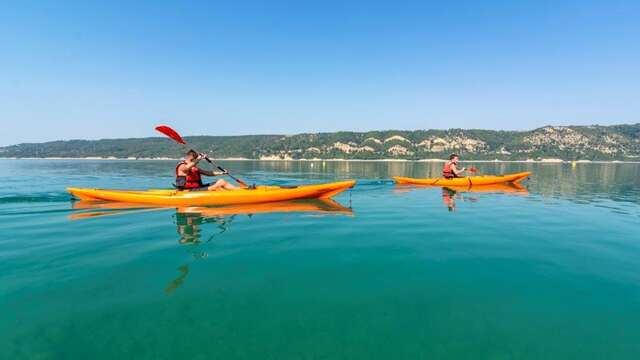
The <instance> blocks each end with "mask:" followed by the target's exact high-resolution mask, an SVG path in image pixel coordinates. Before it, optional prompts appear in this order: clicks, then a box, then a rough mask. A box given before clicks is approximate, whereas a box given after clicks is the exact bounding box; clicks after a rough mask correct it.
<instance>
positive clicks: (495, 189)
mask: <svg viewBox="0 0 640 360" xmlns="http://www.w3.org/2000/svg"><path fill="white" fill-rule="evenodd" d="M438 188H440V189H442V203H443V204H444V205H445V206H446V207H447V209H448V210H449V211H455V210H456V201H458V200H459V201H463V202H477V201H479V200H480V198H478V197H474V196H468V195H467V196H465V194H468V193H506V194H512V195H528V194H529V191H528V190H527V189H526V188H525V187H523V186H522V185H520V184H517V183H506V184H493V185H480V186H471V187H469V186H445V187H440V186H430V185H406V184H398V185H396V191H397V192H407V191H412V190H415V189H438Z"/></svg>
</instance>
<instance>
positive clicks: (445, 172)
mask: <svg viewBox="0 0 640 360" xmlns="http://www.w3.org/2000/svg"><path fill="white" fill-rule="evenodd" d="M452 164H453V163H452V162H451V161H447V162H446V163H445V164H444V167H443V168H442V177H444V178H445V179H451V178H454V177H457V175H456V174H455V173H454V172H453V170H451V165H452Z"/></svg>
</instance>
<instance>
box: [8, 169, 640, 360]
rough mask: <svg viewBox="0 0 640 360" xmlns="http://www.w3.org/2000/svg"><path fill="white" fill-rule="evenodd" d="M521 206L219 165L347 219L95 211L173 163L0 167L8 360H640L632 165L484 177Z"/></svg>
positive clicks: (286, 211) (310, 209) (296, 211)
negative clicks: (519, 183)
mask: <svg viewBox="0 0 640 360" xmlns="http://www.w3.org/2000/svg"><path fill="white" fill-rule="evenodd" d="M475 165H476V166H477V167H478V168H479V169H480V171H481V172H482V173H486V174H501V173H508V172H517V171H525V170H528V171H532V172H533V175H532V177H531V178H530V179H529V180H527V181H525V182H523V185H524V189H515V190H514V189H511V188H494V189H487V190H486V191H454V190H446V189H445V190H443V189H440V188H420V187H411V186H409V187H407V186H396V185H394V184H393V182H392V181H391V180H390V178H391V176H394V175H403V176H413V177H428V176H437V175H438V173H439V171H440V168H441V166H442V165H441V164H437V163H416V162H324V163H323V162H257V161H256V162H253V161H241V162H229V161H228V162H223V166H226V167H228V168H229V169H230V170H231V171H232V173H233V174H236V175H237V176H239V177H241V178H243V179H245V180H246V181H248V182H251V183H256V184H281V185H292V184H302V183H318V182H325V181H333V180H337V179H349V178H355V179H357V180H358V184H357V185H356V187H355V188H354V189H352V190H351V191H347V192H345V193H342V194H340V195H338V196H337V197H335V199H334V200H335V201H336V203H333V202H331V203H320V204H319V203H316V202H296V203H294V204H287V205H286V206H275V207H273V208H270V207H268V206H257V207H255V208H250V207H249V208H247V207H244V208H228V209H220V208H211V209H205V210H202V209H200V210H198V211H190V210H188V209H187V210H185V209H175V208H164V209H155V208H143V207H129V206H95V207H94V206H92V205H91V204H83V203H82V202H80V203H79V202H74V201H71V197H70V195H68V194H67V193H66V192H65V188H66V187H67V186H75V187H102V188H122V189H125V188H135V189H144V188H150V187H152V188H166V187H168V186H169V184H170V183H171V182H172V176H173V171H174V167H175V162H171V161H88V160H87V161H72V160H69V161H67V160H21V161H18V160H0V234H1V235H0V319H2V321H1V322H0V358H2V359H81V358H90V359H116V358H122V359H129V358H135V359H176V358H183V359H427V358H428V359H637V358H638V354H640V326H639V324H640V165H639V164H577V165H575V166H572V165H571V164H526V163H477V164H475Z"/></svg>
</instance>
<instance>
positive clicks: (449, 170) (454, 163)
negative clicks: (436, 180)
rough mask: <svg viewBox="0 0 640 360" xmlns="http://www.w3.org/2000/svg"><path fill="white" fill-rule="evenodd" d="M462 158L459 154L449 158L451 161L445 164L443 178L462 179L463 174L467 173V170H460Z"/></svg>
mask: <svg viewBox="0 0 640 360" xmlns="http://www.w3.org/2000/svg"><path fill="white" fill-rule="evenodd" d="M459 159H460V157H459V156H458V154H451V155H450V156H449V161H447V162H446V163H445V164H444V168H442V177H444V178H445V179H453V178H459V177H462V173H463V172H465V171H467V168H464V167H463V168H461V169H458V160H459Z"/></svg>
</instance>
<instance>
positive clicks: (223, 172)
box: [200, 169, 227, 176]
mask: <svg viewBox="0 0 640 360" xmlns="http://www.w3.org/2000/svg"><path fill="white" fill-rule="evenodd" d="M200 174H202V175H205V176H221V175H227V172H226V171H209V170H202V169H200Z"/></svg>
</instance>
